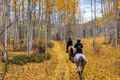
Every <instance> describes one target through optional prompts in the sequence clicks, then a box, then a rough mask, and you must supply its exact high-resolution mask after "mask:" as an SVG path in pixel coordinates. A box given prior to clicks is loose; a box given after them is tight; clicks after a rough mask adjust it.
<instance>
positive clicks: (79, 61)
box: [74, 53, 87, 80]
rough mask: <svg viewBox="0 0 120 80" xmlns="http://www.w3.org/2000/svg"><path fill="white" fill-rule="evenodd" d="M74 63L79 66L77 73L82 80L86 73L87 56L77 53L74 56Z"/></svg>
mask: <svg viewBox="0 0 120 80" xmlns="http://www.w3.org/2000/svg"><path fill="white" fill-rule="evenodd" d="M74 63H75V64H76V66H77V72H78V74H79V76H80V80H82V74H83V71H84V67H85V65H86V63H87V59H86V57H85V55H84V54H82V53H76V55H75V56H74Z"/></svg>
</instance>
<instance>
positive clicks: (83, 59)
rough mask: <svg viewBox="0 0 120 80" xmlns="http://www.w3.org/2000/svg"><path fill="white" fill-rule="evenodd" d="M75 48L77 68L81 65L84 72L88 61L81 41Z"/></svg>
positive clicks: (78, 41)
mask: <svg viewBox="0 0 120 80" xmlns="http://www.w3.org/2000/svg"><path fill="white" fill-rule="evenodd" d="M74 48H75V49H76V52H75V54H74V62H75V63H76V64H77V67H79V63H81V66H82V71H81V73H82V72H83V70H84V67H85V65H86V63H87V59H86V57H85V55H84V54H83V50H82V49H83V44H82V43H81V40H80V39H78V40H77V43H76V44H75V46H74Z"/></svg>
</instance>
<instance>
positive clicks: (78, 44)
mask: <svg viewBox="0 0 120 80" xmlns="http://www.w3.org/2000/svg"><path fill="white" fill-rule="evenodd" d="M74 48H75V49H76V52H75V53H81V54H82V53H83V50H82V48H83V44H82V43H81V40H79V39H78V40H77V43H76V44H75V46H74Z"/></svg>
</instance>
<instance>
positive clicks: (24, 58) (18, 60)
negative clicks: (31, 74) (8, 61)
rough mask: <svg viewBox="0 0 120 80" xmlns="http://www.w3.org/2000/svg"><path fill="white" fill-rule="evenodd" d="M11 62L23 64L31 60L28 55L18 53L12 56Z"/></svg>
mask: <svg viewBox="0 0 120 80" xmlns="http://www.w3.org/2000/svg"><path fill="white" fill-rule="evenodd" d="M12 62H13V64H20V65H23V64H25V63H27V62H31V58H30V57H28V56H27V55H18V56H14V57H13V60H12Z"/></svg>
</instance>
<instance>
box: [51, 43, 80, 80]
mask: <svg viewBox="0 0 120 80" xmlns="http://www.w3.org/2000/svg"><path fill="white" fill-rule="evenodd" d="M53 51H54V53H53V54H54V56H56V59H57V62H58V63H57V65H56V69H55V71H54V72H53V76H52V78H53V79H52V80H79V76H78V75H77V73H76V67H75V65H74V64H72V63H71V62H70V61H69V59H68V55H67V53H65V47H64V45H63V44H62V43H61V42H55V47H54V48H53Z"/></svg>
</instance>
